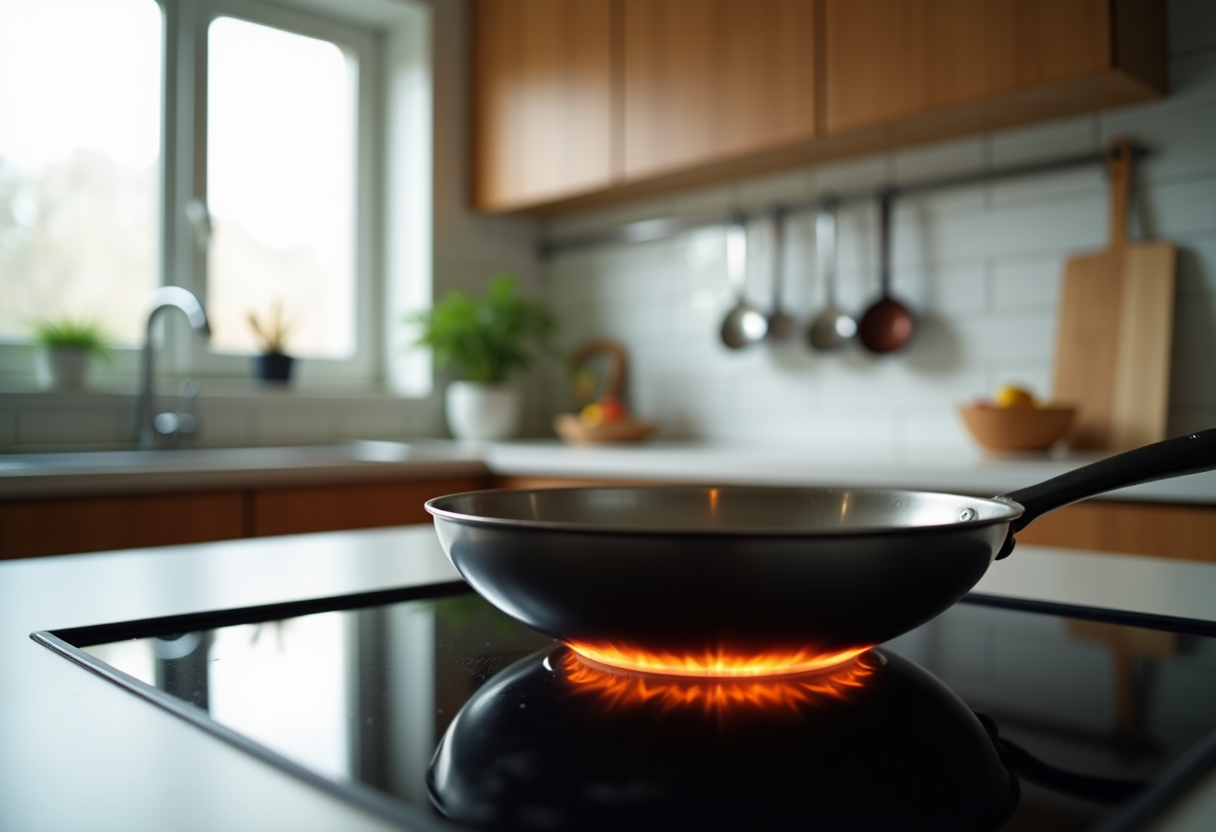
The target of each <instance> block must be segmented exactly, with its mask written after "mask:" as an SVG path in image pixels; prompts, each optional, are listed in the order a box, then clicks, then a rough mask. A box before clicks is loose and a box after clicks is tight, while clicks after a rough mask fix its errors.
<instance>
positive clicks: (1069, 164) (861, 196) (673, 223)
mask: <svg viewBox="0 0 1216 832" xmlns="http://www.w3.org/2000/svg"><path fill="white" fill-rule="evenodd" d="M1132 153H1133V154H1134V159H1136V160H1139V159H1143V158H1144V157H1146V156H1148V151H1147V150H1146V149H1144V148H1142V147H1138V146H1134V145H1133V147H1132ZM1105 162H1106V153H1105V152H1102V153H1084V154H1081V155H1078V156H1066V157H1063V158H1060V159H1052V160H1049V161H1044V162H1033V163H1031V164H1027V165H1015V166H1012V167H1007V168H998V169H996V170H989V171H982V172H976V173H963V174H959V175H957V176H944V177H940V178H937V179H925V180H922V181H920V182H908V183H904V184H900V185H882V186H879V187H878V188H873V189H871V190H866V191H853V192H845V193H833V194H831V195H830V197H829V195H827V194H824V195H822V196H819V197H816V198H815V199H810V200H805V201H800V202H791V203H783V204H782V207H783V208H784V209H785V211H786V212H787V214H798V213H804V212H809V211H818V210H819V209H820V208H821V207H822V205H823V204H824V202H825V200H826V199H829V198H830V199H832V200H834V201H835V204H836V206H837V207H840V206H843V205H848V204H851V203H857V202H876V201H877V200H878V199H879V197H880V196H881V195H883V194H887V195H888V196H889V197H891V198H892V199H894V198H897V197H904V196H911V195H913V194H919V193H925V192H927V191H939V190H944V189H946V188H958V187H962V186H964V185H975V184H978V183H982V182H995V181H997V180H1001V179H1015V178H1017V177H1020V176H1037V175H1040V174H1044V173H1055V172H1057V171H1062V170H1069V169H1072V168H1079V167H1086V166H1089V165H1104V164H1105ZM767 213H769V211H767V210H766V211H763V212H753V213H752V214H750V215H749V214H748V213H747V212H739V211H732V212H730V214H729V215H728V216H723V215H715V216H713V217H706V216H701V217H657V218H655V219H649V220H641V221H639V222H631V223H628V224H626V225H622V226H620V227H618V228H614V229H612V230H609V231H603V232H597V233H595V234H588V235H585V236H581V237H579V236H574V237H567V238H565V239H561V240H543V241H542V242H541V243H540V245H539V247H538V250H539V254H540V256H541V257H542V258H547V257H552V256H553V255H555V254H560V253H562V252H564V251H571V250H574V249H580V248H589V247H593V246H610V245H619V244H621V243H644V242H649V241H651V240H662V239H665V238H668V237H674V236H676V235H677V234H685V233H687V232H689V231H696V230H698V229H702V228H713V227H715V226H720V225H726V224H727V223H729V222H737V221H739V220H740V219H742V220H743V221H747V220H748V219H750V218H751V217H752V216H759V215H760V214H767Z"/></svg>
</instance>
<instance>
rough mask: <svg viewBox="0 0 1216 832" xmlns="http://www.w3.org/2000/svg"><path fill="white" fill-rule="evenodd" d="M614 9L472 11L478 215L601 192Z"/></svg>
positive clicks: (503, 1)
mask: <svg viewBox="0 0 1216 832" xmlns="http://www.w3.org/2000/svg"><path fill="white" fill-rule="evenodd" d="M612 8H613V3H612V0H573V2H572V0H478V2H477V3H476V4H475V5H474V7H473V19H472V24H473V32H472V44H471V46H472V50H473V54H472V63H473V136H474V149H473V155H474V159H473V165H474V178H473V181H474V186H473V187H474V194H473V202H474V205H475V206H476V207H477V208H478V209H480V210H483V211H504V210H510V209H512V208H517V207H522V206H526V205H529V204H535V203H540V202H545V201H549V200H554V199H559V198H562V197H566V196H571V195H575V194H579V193H583V192H586V191H593V190H599V189H604V188H607V187H608V186H609V185H611V184H612V181H613V158H612V98H613V95H612V88H613V79H612V37H613V31H612V30H613V14H612Z"/></svg>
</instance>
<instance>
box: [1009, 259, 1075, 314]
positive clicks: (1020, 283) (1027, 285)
mask: <svg viewBox="0 0 1216 832" xmlns="http://www.w3.org/2000/svg"><path fill="white" fill-rule="evenodd" d="M1065 260H1066V258H1065V257H1064V255H1062V254H1060V255H1049V256H1043V255H1038V256H1032V257H1015V258H1000V259H996V260H994V261H993V264H992V269H991V283H992V293H991V297H992V311H994V312H1004V311H1009V310H1019V309H1042V310H1050V309H1053V308H1055V306H1056V305H1057V304H1058V303H1059V302H1060V286H1061V279H1062V278H1063V276H1064V264H1065Z"/></svg>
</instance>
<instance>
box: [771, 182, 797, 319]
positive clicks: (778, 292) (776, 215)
mask: <svg viewBox="0 0 1216 832" xmlns="http://www.w3.org/2000/svg"><path fill="white" fill-rule="evenodd" d="M785 214H786V208H785V206H782V205H776V206H774V207H773V210H772V216H771V218H770V223H771V230H772V253H771V257H772V272H773V309H772V311H771V312H769V313H768V339H769V340H770V341H781V340H784V339H785V338H787V337H789V334H790V333H791V332H793V331H794V319H793V318H791V317H790V316H789V315H787V314H786V313H785V310H784V309H782V306H781V305H782V302H783V297H782V295H783V290H784V289H785Z"/></svg>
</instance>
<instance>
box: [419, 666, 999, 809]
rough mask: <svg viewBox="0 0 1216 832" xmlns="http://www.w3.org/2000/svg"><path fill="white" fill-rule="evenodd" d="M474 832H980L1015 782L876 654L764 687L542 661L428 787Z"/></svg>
mask: <svg viewBox="0 0 1216 832" xmlns="http://www.w3.org/2000/svg"><path fill="white" fill-rule="evenodd" d="M428 785H429V787H430V792H431V798H432V800H433V801H434V803H435V804H436V806H438V807H439V809H440V810H442V811H443V812H444V813H445V814H446V815H447V816H448V817H450V818H452V819H453V820H455V821H457V822H460V823H467V824H470V825H473V826H477V827H481V828H486V829H538V830H539V829H546V830H551V829H630V830H633V829H664V830H668V829H684V828H687V829H788V828H814V829H849V830H855V829H903V830H914V829H926V830H930V829H931V830H946V829H975V830H983V829H993V828H995V827H997V826H998V825H999V824H1000V823H1001V822H1003V821H1004V819H1005V818H1006V817H1008V815H1009V814H1010V812H1012V810H1013V808H1014V806H1015V805H1016V804H1017V800H1018V794H1019V790H1018V786H1017V781H1016V779H1015V778H1014V777H1013V775H1012V774H1010V773H1009V771H1007V770H1006V768H1005V766H1004V765H1003V764H1002V762H1001V758H1000V756H999V755H998V753H997V751H996V750H995V748H994V746H993V743H992V741H991V739H990V738H989V734H988V733H987V731H986V730H985V728H984V726H983V725H982V724H981V722H980V721H979V720H978V719H977V718H976V716H975V715H974V714H972V712H971V711H970V710H969V709H968V708H967V706H966V705H965V704H964V703H963V702H962V701H961V700H960V699H959V698H958V697H957V696H955V694H954V693H953V692H951V691H950V690H949V689H948V688H947V687H945V685H943V684H942V683H941V682H939V681H938V680H937V679H936V678H934V677H933V676H931V675H930V674H929V673H927V672H926V671H924V670H922V669H921V668H919V667H918V666H916V665H915V664H913V663H911V662H909V661H907V660H906V659H902V658H900V657H898V656H895V655H890V654H884V653H880V652H878V651H871V652H870V653H867V654H865V655H863V656H862V657H861V658H860V659H858V660H857V661H856V662H851V663H848V664H847V665H846V666H842V667H840V668H837V669H835V670H833V671H830V672H824V673H819V674H807V675H802V676H786V677H781V678H764V679H749V680H739V679H689V678H683V679H681V678H672V677H669V676H646V675H640V674H629V673H622V672H620V671H614V670H609V669H607V668H603V667H601V666H598V665H594V664H591V663H588V662H586V661H585V660H583V659H580V658H579V657H578V656H577V655H575V654H574V653H572V652H571V651H570V650H569V649H568V648H565V647H563V646H555V647H553V648H550V649H548V650H546V651H542V652H540V653H536V654H533V655H532V656H529V657H528V658H525V659H523V660H521V661H519V662H517V663H516V664H514V665H512V666H511V667H508V668H507V669H506V670H504V671H502V672H501V673H499V674H498V675H497V676H496V677H495V678H493V679H492V680H490V681H489V682H487V683H486V685H485V686H483V687H482V688H481V689H480V690H479V691H478V692H477V694H476V695H475V696H474V697H473V698H472V699H470V700H469V702H468V703H467V704H466V705H465V706H464V708H463V709H462V710H461V711H460V713H459V715H457V717H456V719H455V720H454V721H453V722H452V724H451V726H450V727H449V728H448V731H447V733H446V735H445V736H444V738H443V740H442V742H441V743H440V745H439V749H438V750H437V751H436V753H435V757H434V760H433V762H432V764H431V770H430V773H429V775H428Z"/></svg>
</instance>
